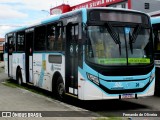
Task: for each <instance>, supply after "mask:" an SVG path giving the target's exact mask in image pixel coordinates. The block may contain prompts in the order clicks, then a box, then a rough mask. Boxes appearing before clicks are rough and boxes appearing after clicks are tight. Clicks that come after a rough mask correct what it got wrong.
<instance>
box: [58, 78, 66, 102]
mask: <svg viewBox="0 0 160 120" xmlns="http://www.w3.org/2000/svg"><path fill="white" fill-rule="evenodd" d="M56 96H57V98H58V99H59V100H61V101H62V100H64V97H65V88H64V83H63V79H62V77H58V80H57V84H56Z"/></svg>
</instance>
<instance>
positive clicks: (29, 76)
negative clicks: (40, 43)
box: [26, 32, 34, 83]
mask: <svg viewBox="0 0 160 120" xmlns="http://www.w3.org/2000/svg"><path fill="white" fill-rule="evenodd" d="M33 37H34V33H33V32H28V33H26V82H29V83H33Z"/></svg>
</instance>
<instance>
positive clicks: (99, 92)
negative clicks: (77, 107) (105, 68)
mask: <svg viewBox="0 0 160 120" xmlns="http://www.w3.org/2000/svg"><path fill="white" fill-rule="evenodd" d="M87 72H89V71H86V72H84V71H83V70H80V69H79V77H80V78H79V86H80V88H79V89H78V93H79V94H78V95H79V96H78V98H79V99H82V100H99V99H119V96H120V95H121V97H125V95H132V96H129V97H131V98H136V97H144V96H152V95H154V87H155V78H154V79H153V80H152V82H151V83H150V84H149V86H148V87H147V88H146V89H145V90H144V91H142V92H135V93H133V92H131V93H125V92H124V93H119V94H116V93H115V94H109V93H107V92H106V91H104V90H103V89H101V88H100V87H98V86H97V85H96V84H94V83H93V82H91V81H90V80H89V79H88V78H87V76H86V73H87ZM153 73H155V68H154V69H153V70H152V71H151V72H150V73H148V74H147V75H139V76H117V77H114V76H111V77H109V76H103V77H104V78H110V79H112V81H114V80H118V79H119V80H122V79H126V77H127V78H130V77H133V80H135V81H128V82H112V84H114V87H115V88H116V87H117V89H118V87H119V88H121V87H122V86H123V85H128V86H127V87H128V88H129V87H130V86H132V85H133V84H134V83H135V82H136V83H137V84H134V88H132V87H130V88H132V89H138V87H141V88H142V87H144V85H146V84H147V83H148V82H149V79H150V75H151V74H153ZM101 76H102V75H99V77H101ZM145 78H147V79H145ZM81 79H82V80H81ZM137 79H144V80H143V81H136V80H137ZM100 81H101V80H100ZM100 83H101V82H100ZM105 85H106V86H109V84H107V83H105ZM136 85H138V86H136Z"/></svg>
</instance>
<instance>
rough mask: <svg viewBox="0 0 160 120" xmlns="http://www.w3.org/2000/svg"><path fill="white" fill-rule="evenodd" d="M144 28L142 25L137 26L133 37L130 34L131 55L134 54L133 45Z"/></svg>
mask: <svg viewBox="0 0 160 120" xmlns="http://www.w3.org/2000/svg"><path fill="white" fill-rule="evenodd" d="M141 28H142V26H141V25H137V26H136V28H135V29H134V31H133V33H132V35H131V33H130V32H129V44H130V50H131V53H132V54H133V45H132V44H133V43H135V41H136V39H137V36H138V34H139V32H140V30H141Z"/></svg>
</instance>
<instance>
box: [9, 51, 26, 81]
mask: <svg viewBox="0 0 160 120" xmlns="http://www.w3.org/2000/svg"><path fill="white" fill-rule="evenodd" d="M12 61H13V63H12V73H13V75H12V77H13V78H14V79H16V75H17V73H16V72H17V68H18V67H19V68H20V70H21V73H22V78H23V81H22V82H23V83H26V82H25V53H13V54H12Z"/></svg>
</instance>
